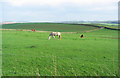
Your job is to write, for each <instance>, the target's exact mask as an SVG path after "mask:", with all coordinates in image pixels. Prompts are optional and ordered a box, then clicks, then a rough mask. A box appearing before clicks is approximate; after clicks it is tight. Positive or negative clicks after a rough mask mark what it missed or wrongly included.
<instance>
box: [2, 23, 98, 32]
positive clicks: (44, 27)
mask: <svg viewBox="0 0 120 78" xmlns="http://www.w3.org/2000/svg"><path fill="white" fill-rule="evenodd" d="M2 28H3V29H27V30H31V29H35V30H40V31H59V32H83V31H88V30H92V29H96V27H90V26H84V25H74V24H61V23H16V24H3V26H2Z"/></svg>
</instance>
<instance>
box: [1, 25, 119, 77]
mask: <svg viewBox="0 0 120 78" xmlns="http://www.w3.org/2000/svg"><path fill="white" fill-rule="evenodd" d="M31 26H32V25H31ZM66 26H69V25H66ZM73 28H74V27H73ZM75 28H76V30H74V29H73V30H72V29H71V30H65V27H63V31H62V30H61V29H60V30H61V31H62V32H61V33H62V38H61V40H58V39H57V37H56V39H52V38H51V40H48V36H49V34H50V33H49V32H32V31H14V30H11V31H9V30H2V74H3V76H117V75H118V31H116V30H108V29H99V30H96V31H91V32H79V31H80V29H78V28H80V27H78V28H77V27H75ZM82 28H84V26H82ZM10 29H12V28H10ZM16 29H17V27H16ZM38 29H39V30H43V29H42V25H41V27H39V28H38ZM44 29H45V28H44ZM49 29H50V30H49ZM91 29H95V27H92V28H87V27H85V29H82V30H83V31H84V30H85V31H86V30H91ZM60 30H59V31H60ZM82 30H81V31H82ZM45 31H54V30H52V28H48V29H47V28H46V29H45ZM56 31H58V30H57V28H56ZM70 31H76V32H79V33H63V32H70ZM81 34H84V38H80V35H81Z"/></svg>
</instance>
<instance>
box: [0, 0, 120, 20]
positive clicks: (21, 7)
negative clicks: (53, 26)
mask: <svg viewBox="0 0 120 78" xmlns="http://www.w3.org/2000/svg"><path fill="white" fill-rule="evenodd" d="M118 1H119V0H1V1H0V8H1V9H0V10H1V12H0V17H1V18H2V19H0V20H2V21H3V22H60V21H111V20H117V19H118Z"/></svg>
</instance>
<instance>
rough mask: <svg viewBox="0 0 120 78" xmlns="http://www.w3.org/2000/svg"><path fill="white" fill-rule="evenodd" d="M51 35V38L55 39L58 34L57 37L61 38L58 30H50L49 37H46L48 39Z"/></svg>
mask: <svg viewBox="0 0 120 78" xmlns="http://www.w3.org/2000/svg"><path fill="white" fill-rule="evenodd" d="M51 36H53V39H55V36H58V39H60V40H61V33H60V32H51V33H50V35H49V37H48V40H50V38H51Z"/></svg>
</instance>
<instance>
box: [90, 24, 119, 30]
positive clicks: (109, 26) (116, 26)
mask: <svg viewBox="0 0 120 78" xmlns="http://www.w3.org/2000/svg"><path fill="white" fill-rule="evenodd" d="M91 25H96V26H100V27H108V28H113V29H120V27H118V24H109V23H103V24H91Z"/></svg>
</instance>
